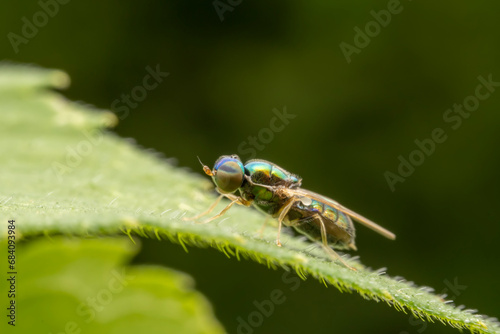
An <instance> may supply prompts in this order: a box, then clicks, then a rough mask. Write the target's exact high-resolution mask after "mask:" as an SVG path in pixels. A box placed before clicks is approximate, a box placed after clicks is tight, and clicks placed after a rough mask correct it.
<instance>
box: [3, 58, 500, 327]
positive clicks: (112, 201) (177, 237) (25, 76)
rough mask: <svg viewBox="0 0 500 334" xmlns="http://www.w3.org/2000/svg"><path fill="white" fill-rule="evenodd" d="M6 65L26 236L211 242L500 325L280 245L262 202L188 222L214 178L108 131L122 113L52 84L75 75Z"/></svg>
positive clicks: (444, 316)
mask: <svg viewBox="0 0 500 334" xmlns="http://www.w3.org/2000/svg"><path fill="white" fill-rule="evenodd" d="M0 73H1V74H0V108H1V110H2V111H3V113H2V120H1V122H0V123H1V126H2V129H1V131H0V133H1V134H0V135H1V136H2V141H1V142H0V154H2V156H3V157H8V159H9V160H7V161H4V163H3V164H2V165H1V167H0V168H1V170H0V184H2V189H1V194H0V210H1V211H2V212H4V213H5V214H6V215H7V216H8V217H10V219H15V220H16V224H17V226H18V232H19V233H20V234H22V235H37V234H41V233H45V234H49V235H50V234H55V233H63V234H71V235H78V236H87V235H103V234H116V233H118V232H120V231H123V232H125V233H127V234H129V235H130V234H131V233H136V234H138V235H141V236H143V237H155V238H159V239H169V240H171V241H172V242H177V243H180V244H181V245H182V246H183V247H186V245H187V244H188V245H195V246H202V247H203V246H211V247H215V248H218V249H219V250H221V251H222V252H224V253H225V254H226V255H227V256H236V257H238V258H239V257H241V256H243V257H245V258H251V259H253V260H256V261H258V262H260V263H263V264H266V265H268V266H269V267H279V266H281V267H284V268H286V269H290V268H291V269H293V270H295V271H297V272H298V273H299V275H301V276H303V277H304V276H305V275H311V276H313V277H315V278H317V279H319V280H320V281H322V282H324V283H325V284H332V285H334V286H336V287H337V288H338V289H340V290H342V291H346V292H352V291H356V292H358V293H359V294H360V295H361V296H363V297H364V298H366V299H373V300H376V301H384V302H386V303H387V304H388V305H390V306H394V308H395V309H397V310H402V311H405V312H411V313H413V314H414V315H415V316H417V317H420V318H422V319H425V320H429V321H434V320H439V321H441V322H443V323H445V324H449V325H451V326H454V327H457V328H467V329H469V330H471V331H473V332H481V333H500V327H499V326H498V323H497V322H496V321H494V320H492V319H488V318H486V317H483V316H479V315H475V314H471V312H468V311H466V310H465V311H464V310H460V309H458V308H456V307H454V306H453V305H450V304H449V303H447V302H446V301H445V300H444V299H443V298H442V297H440V296H436V295H433V294H432V293H430V292H428V291H427V289H422V288H418V287H416V286H414V285H412V284H410V283H407V282H405V281H403V280H397V279H393V278H390V277H388V276H386V275H384V274H382V273H380V272H373V271H371V270H369V269H367V268H364V266H363V265H362V264H361V263H359V262H357V261H355V260H352V259H350V260H348V261H349V263H350V264H351V265H352V266H355V267H357V268H358V271H356V272H355V271H352V270H349V269H347V268H345V267H344V266H342V265H339V264H338V263H332V262H331V261H330V260H329V259H328V257H327V256H326V255H325V254H324V253H323V252H322V251H321V249H318V248H315V249H312V248H311V244H310V243H308V242H306V241H304V240H302V239H300V238H295V237H293V236H290V235H285V236H283V238H282V242H283V244H284V246H283V247H281V248H279V247H276V246H275V244H274V240H275V238H276V230H275V228H273V227H268V228H267V229H266V230H265V233H264V234H263V237H262V238H261V237H260V235H259V233H258V231H259V230H260V228H261V226H262V224H263V222H264V218H263V217H262V215H260V214H259V213H258V212H256V211H255V210H251V209H249V208H243V207H235V208H232V209H231V210H230V211H229V212H228V213H227V214H226V215H225V216H224V217H223V218H221V219H218V220H216V221H213V222H211V223H209V224H197V223H194V222H185V221H183V220H182V219H180V218H181V217H182V216H184V215H188V216H192V215H195V214H197V213H199V212H201V211H203V210H205V209H206V208H207V207H208V206H209V205H210V204H211V203H212V202H213V201H214V200H215V197H214V196H213V195H212V194H211V192H210V191H209V189H211V188H212V185H211V183H210V182H209V180H207V179H206V178H202V177H201V176H199V175H198V174H193V173H190V172H188V171H186V170H183V169H181V168H176V167H173V166H172V165H171V164H170V163H169V161H168V160H165V159H162V158H161V157H159V156H158V155H157V154H155V153H154V152H149V151H144V150H142V149H140V148H138V147H137V146H135V145H134V144H133V143H131V142H129V141H127V140H124V139H121V138H118V137H116V136H115V135H113V134H111V133H108V132H106V131H105V130H103V127H105V126H110V125H113V124H115V123H116V118H115V117H114V116H113V114H111V113H109V112H99V111H97V110H94V109H93V108H91V107H89V106H84V105H81V104H76V103H72V102H70V101H67V100H65V99H64V98H63V97H62V96H61V95H60V94H58V93H56V92H51V91H48V90H46V89H43V88H44V86H52V87H64V86H65V85H66V84H67V81H68V80H67V78H66V76H65V75H64V74H62V73H61V72H59V71H47V70H41V69H29V70H28V69H26V68H22V67H21V68H19V67H15V68H14V67H7V68H3V69H2V70H0ZM9 82H13V83H14V84H13V86H12V87H11V86H10V85H9V84H8V83H9ZM175 144H176V143H172V145H175ZM194 156H195V154H193V157H194ZM220 208H222V204H221V206H220ZM220 208H218V209H220ZM5 223H6V222H2V224H5ZM2 230H3V231H5V230H6V228H5V227H3V229H2Z"/></svg>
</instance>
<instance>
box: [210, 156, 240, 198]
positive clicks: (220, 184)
mask: <svg viewBox="0 0 500 334" xmlns="http://www.w3.org/2000/svg"><path fill="white" fill-rule="evenodd" d="M244 175H245V167H243V163H242V162H241V160H240V158H239V157H238V156H237V155H231V156H227V155H225V156H222V157H220V158H219V159H218V160H217V161H216V162H215V166H214V176H213V179H214V182H215V185H216V186H217V188H219V190H220V191H221V192H223V193H233V192H235V191H236V190H237V189H238V188H240V187H241V185H242V184H243V176H244Z"/></svg>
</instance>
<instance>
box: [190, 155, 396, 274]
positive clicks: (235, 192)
mask: <svg viewBox="0 0 500 334" xmlns="http://www.w3.org/2000/svg"><path fill="white" fill-rule="evenodd" d="M200 163H201V161H200ZM201 164H202V166H203V171H204V172H205V174H207V175H209V176H211V177H212V180H213V182H214V183H215V186H216V190H217V192H218V193H219V194H220V196H219V197H218V198H217V200H216V201H215V203H214V204H213V205H212V206H210V208H208V210H207V211H205V212H203V213H201V214H200V215H198V216H196V217H192V218H190V219H186V220H196V219H198V218H199V217H202V216H204V215H206V214H208V213H210V212H211V211H212V210H213V209H214V208H215V207H216V206H217V204H218V203H219V202H220V200H221V199H222V198H223V197H226V198H228V199H229V200H231V202H230V203H229V204H228V205H227V206H226V207H225V208H224V209H223V210H222V211H221V212H220V213H219V214H217V215H215V216H213V217H212V218H210V219H208V220H207V221H205V223H208V222H210V221H212V220H214V219H216V218H219V217H221V216H222V215H224V214H225V213H226V212H227V211H228V210H229V209H230V208H231V207H232V206H233V205H234V204H239V205H244V206H251V205H253V206H254V207H255V208H257V209H258V210H259V211H261V212H263V213H265V214H266V215H269V216H271V217H272V218H275V219H277V220H278V237H277V239H276V244H277V245H278V246H281V242H280V233H281V227H282V225H283V224H284V225H286V226H291V227H293V228H294V229H295V230H296V231H297V232H299V233H301V234H303V235H305V236H307V237H308V238H309V239H310V240H312V241H315V242H319V244H320V245H321V246H322V247H323V248H324V249H325V250H326V251H327V253H328V254H329V255H330V256H331V257H332V258H334V259H338V260H340V261H341V262H342V263H343V264H344V265H346V266H347V267H348V268H351V267H350V266H349V265H347V264H346V263H345V262H344V261H343V260H342V258H340V256H339V255H338V254H337V253H336V252H335V251H333V249H332V247H333V248H336V249H351V250H356V246H355V243H354V239H355V229H354V225H353V223H352V220H351V218H353V219H354V220H356V221H358V222H359V223H361V224H363V225H365V226H366V227H368V228H370V229H372V230H374V231H375V232H378V233H380V234H381V235H383V236H384V237H386V238H388V239H392V240H394V239H395V238H396V236H395V235H394V234H393V233H392V232H390V231H388V230H386V229H385V228H383V227H381V226H379V225H377V224H375V223H374V222H372V221H371V220H369V219H367V218H365V217H363V216H361V215H359V214H357V213H356V212H354V211H352V210H350V209H348V208H346V207H344V206H342V205H340V204H339V203H337V202H336V201H334V200H332V199H330V198H328V197H325V196H323V195H320V194H317V193H314V192H312V191H309V190H306V189H303V188H301V185H302V179H301V178H299V177H298V176H297V175H295V174H292V173H290V172H288V171H286V170H284V169H283V168H281V167H279V166H277V165H276V164H273V163H271V162H268V161H265V160H257V159H254V160H249V161H247V162H246V163H245V164H243V163H242V161H241V160H240V158H239V157H238V156H237V155H224V156H221V157H220V158H219V159H218V160H217V161H216V162H215V165H214V168H213V169H210V168H209V167H208V166H206V165H204V164H203V163H201ZM351 269H353V268H351Z"/></svg>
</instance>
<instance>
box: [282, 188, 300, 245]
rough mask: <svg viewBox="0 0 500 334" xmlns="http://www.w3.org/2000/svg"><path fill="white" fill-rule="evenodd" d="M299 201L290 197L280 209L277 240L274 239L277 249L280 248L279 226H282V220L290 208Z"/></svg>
mask: <svg viewBox="0 0 500 334" xmlns="http://www.w3.org/2000/svg"><path fill="white" fill-rule="evenodd" d="M298 201H300V199H299V198H297V197H292V198H290V199H289V200H288V201H286V203H285V205H284V206H283V207H282V208H281V209H280V211H278V212H279V216H278V239H276V245H278V247H281V242H280V234H281V225H282V224H283V219H285V217H286V215H287V213H288V211H290V209H291V208H292V205H293V204H294V203H296V202H298Z"/></svg>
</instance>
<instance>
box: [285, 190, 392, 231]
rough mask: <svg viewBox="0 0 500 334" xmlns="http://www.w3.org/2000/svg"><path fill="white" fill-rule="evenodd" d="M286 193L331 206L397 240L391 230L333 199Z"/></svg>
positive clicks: (315, 195)
mask: <svg viewBox="0 0 500 334" xmlns="http://www.w3.org/2000/svg"><path fill="white" fill-rule="evenodd" d="M286 193H287V194H289V195H293V196H297V197H305V198H310V199H313V200H315V201H318V202H321V203H323V204H326V205H328V206H331V207H332V208H334V209H337V210H339V211H342V212H343V213H345V214H346V215H348V216H350V217H351V218H353V219H354V220H356V221H358V222H359V223H361V224H363V225H365V226H366V227H368V228H370V229H372V230H374V231H375V232H377V233H380V234H381V235H383V236H384V237H386V238H388V239H391V240H394V239H396V235H395V234H394V233H392V232H391V231H389V230H386V229H385V228H383V227H382V226H380V225H378V224H376V223H374V222H372V221H371V220H370V219H368V218H365V217H363V216H362V215H360V214H358V213H356V212H354V211H352V210H350V209H348V208H346V207H344V206H343V205H341V204H339V203H338V202H337V201H334V200H333V199H331V198H328V197H325V196H323V195H320V194H317V193H315V192H312V191H310V190H307V189H301V188H299V189H286Z"/></svg>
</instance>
